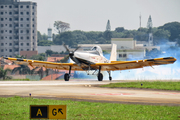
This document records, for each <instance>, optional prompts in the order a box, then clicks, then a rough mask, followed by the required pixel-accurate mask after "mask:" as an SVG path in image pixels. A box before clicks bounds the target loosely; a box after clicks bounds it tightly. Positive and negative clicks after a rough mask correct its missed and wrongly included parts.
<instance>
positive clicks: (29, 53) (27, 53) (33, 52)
mask: <svg viewBox="0 0 180 120" xmlns="http://www.w3.org/2000/svg"><path fill="white" fill-rule="evenodd" d="M20 55H21V56H22V55H24V56H26V57H27V58H30V57H32V56H33V55H38V51H20Z"/></svg>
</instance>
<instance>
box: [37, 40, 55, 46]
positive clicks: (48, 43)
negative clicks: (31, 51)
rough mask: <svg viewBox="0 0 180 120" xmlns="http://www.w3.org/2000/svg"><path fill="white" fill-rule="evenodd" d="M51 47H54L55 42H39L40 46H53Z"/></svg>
mask: <svg viewBox="0 0 180 120" xmlns="http://www.w3.org/2000/svg"><path fill="white" fill-rule="evenodd" d="M51 45H54V43H53V41H49V40H41V41H40V42H38V46H51Z"/></svg>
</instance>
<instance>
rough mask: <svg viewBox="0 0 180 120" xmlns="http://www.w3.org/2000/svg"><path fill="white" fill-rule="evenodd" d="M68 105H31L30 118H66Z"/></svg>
mask: <svg viewBox="0 0 180 120" xmlns="http://www.w3.org/2000/svg"><path fill="white" fill-rule="evenodd" d="M66 113H67V109H66V105H30V119H40V118H41V119H66Z"/></svg>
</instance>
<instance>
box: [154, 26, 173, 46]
mask: <svg viewBox="0 0 180 120" xmlns="http://www.w3.org/2000/svg"><path fill="white" fill-rule="evenodd" d="M169 36H170V32H169V31H168V30H163V29H158V30H157V31H156V32H155V33H154V34H153V38H154V39H153V42H154V45H158V44H165V43H166V42H168V38H169Z"/></svg>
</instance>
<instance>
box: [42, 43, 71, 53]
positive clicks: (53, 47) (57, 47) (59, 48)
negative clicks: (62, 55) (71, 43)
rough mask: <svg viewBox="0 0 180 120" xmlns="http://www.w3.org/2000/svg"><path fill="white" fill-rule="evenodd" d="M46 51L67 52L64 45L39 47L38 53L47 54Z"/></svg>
mask: <svg viewBox="0 0 180 120" xmlns="http://www.w3.org/2000/svg"><path fill="white" fill-rule="evenodd" d="M67 47H68V46H67ZM46 50H52V51H53V52H62V51H63V52H66V49H65V48H64V46H63V45H51V46H38V53H45V52H46Z"/></svg>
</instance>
